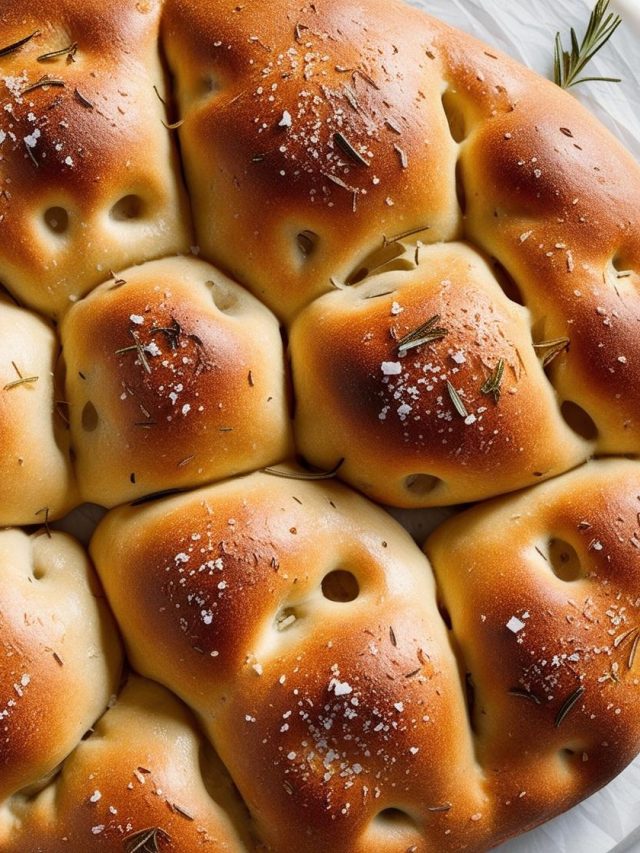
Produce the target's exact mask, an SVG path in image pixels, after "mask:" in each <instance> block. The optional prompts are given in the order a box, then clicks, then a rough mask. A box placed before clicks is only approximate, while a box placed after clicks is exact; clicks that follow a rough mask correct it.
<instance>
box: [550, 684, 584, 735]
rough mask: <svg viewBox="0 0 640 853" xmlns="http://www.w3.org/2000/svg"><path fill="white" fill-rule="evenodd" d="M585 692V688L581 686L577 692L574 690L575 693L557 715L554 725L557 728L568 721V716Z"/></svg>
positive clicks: (568, 698) (567, 699) (564, 703)
mask: <svg viewBox="0 0 640 853" xmlns="http://www.w3.org/2000/svg"><path fill="white" fill-rule="evenodd" d="M584 691H585V688H584V687H583V686H582V685H580V687H578V688H577V690H574V691H573V693H572V694H571V695H570V696H568V697H567V698H566V699H565V701H564V702H563V703H562V707H561V708H560V710H559V711H558V713H557V714H556V718H555V721H554V723H553V724H554V726H555V727H556V728H558V727H559V726H560V725H562V722H563V721H564V720H565V719H566V717H567V715H568V714H569V713H570V711H571V709H572V708H573V706H574V705H575V704H576V702H577V701H578V699H579V698H580V697H581V696H582V694H583V693H584Z"/></svg>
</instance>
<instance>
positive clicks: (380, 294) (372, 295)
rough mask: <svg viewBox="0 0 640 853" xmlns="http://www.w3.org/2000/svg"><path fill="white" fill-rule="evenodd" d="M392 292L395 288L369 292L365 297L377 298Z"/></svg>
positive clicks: (389, 294)
mask: <svg viewBox="0 0 640 853" xmlns="http://www.w3.org/2000/svg"><path fill="white" fill-rule="evenodd" d="M392 293H395V290H383V291H382V293H370V294H369V295H368V296H365V299H378V298H379V297H380V296H391V294H392Z"/></svg>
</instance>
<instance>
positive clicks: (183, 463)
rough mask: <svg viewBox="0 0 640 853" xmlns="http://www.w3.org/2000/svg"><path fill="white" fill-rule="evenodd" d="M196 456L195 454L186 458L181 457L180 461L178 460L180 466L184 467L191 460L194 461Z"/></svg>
mask: <svg viewBox="0 0 640 853" xmlns="http://www.w3.org/2000/svg"><path fill="white" fill-rule="evenodd" d="M195 458H196V457H195V455H191V456H185V458H184V459H181V460H180V462H178V468H184V467H185V465H188V464H189V463H190V462H193V460H194V459H195Z"/></svg>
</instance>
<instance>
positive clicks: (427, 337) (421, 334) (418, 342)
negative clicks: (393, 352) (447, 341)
mask: <svg viewBox="0 0 640 853" xmlns="http://www.w3.org/2000/svg"><path fill="white" fill-rule="evenodd" d="M439 320H440V315H439V314H434V315H433V317H430V318H429V319H428V320H427V322H426V323H423V324H422V325H421V326H418V328H417V329H414V330H413V332H409V334H408V335H405V336H404V338H401V339H400V340H399V341H398V343H397V345H396V346H397V348H398V352H399V353H400V354H401V355H402V354H403V353H405V352H407V351H408V350H410V349H415V347H419V346H422V345H423V344H430V343H432V342H433V341H438V340H440V339H441V338H444V337H445V335H447V334H448V331H447V329H445V328H443V327H442V326H438V322H439Z"/></svg>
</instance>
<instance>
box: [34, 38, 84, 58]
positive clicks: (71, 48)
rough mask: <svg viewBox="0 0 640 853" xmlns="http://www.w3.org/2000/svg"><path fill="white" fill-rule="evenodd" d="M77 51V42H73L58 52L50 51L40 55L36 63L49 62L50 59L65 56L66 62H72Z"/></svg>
mask: <svg viewBox="0 0 640 853" xmlns="http://www.w3.org/2000/svg"><path fill="white" fill-rule="evenodd" d="M77 50H78V42H77V41H74V42H72V43H71V44H68V45H67V46H66V47H61V48H60V50H52V51H50V52H49V53H42V54H40V56H39V57H38V62H50V61H51V60H52V59H58V58H59V57H60V56H66V57H67V62H74V61H75V60H74V57H75V55H76V51H77Z"/></svg>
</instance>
